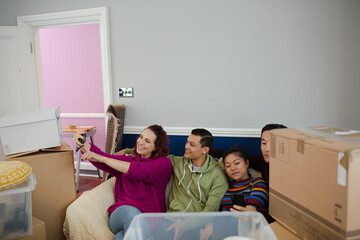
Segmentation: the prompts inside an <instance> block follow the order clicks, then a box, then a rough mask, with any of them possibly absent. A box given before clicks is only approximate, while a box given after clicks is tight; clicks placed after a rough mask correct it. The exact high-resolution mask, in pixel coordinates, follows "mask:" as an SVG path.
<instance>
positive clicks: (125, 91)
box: [119, 88, 134, 97]
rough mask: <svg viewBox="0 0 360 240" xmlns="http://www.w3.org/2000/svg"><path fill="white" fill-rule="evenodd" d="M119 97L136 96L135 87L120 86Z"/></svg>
mask: <svg viewBox="0 0 360 240" xmlns="http://www.w3.org/2000/svg"><path fill="white" fill-rule="evenodd" d="M119 97H134V88H119Z"/></svg>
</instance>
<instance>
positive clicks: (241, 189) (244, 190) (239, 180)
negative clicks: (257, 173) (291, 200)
mask: <svg viewBox="0 0 360 240" xmlns="http://www.w3.org/2000/svg"><path fill="white" fill-rule="evenodd" d="M219 164H220V166H222V167H223V168H224V170H225V173H226V175H227V177H228V179H229V188H228V190H227V191H226V193H225V195H224V197H223V199H222V201H221V209H220V210H221V211H234V209H233V205H237V207H236V211H256V209H258V208H263V207H266V206H267V205H268V200H269V190H268V186H267V184H266V183H265V181H264V180H262V179H261V178H253V177H252V176H251V175H250V174H249V173H248V168H249V159H248V155H247V153H246V151H245V150H244V149H242V148H241V147H239V146H234V147H232V148H230V149H228V150H226V151H225V152H224V155H223V158H222V161H221V162H219ZM237 195H241V197H242V198H241V200H242V201H241V202H239V203H237V202H233V200H234V199H236V198H235V197H234V196H237ZM240 204H241V205H243V206H241V205H240Z"/></svg>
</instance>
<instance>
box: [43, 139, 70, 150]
mask: <svg viewBox="0 0 360 240" xmlns="http://www.w3.org/2000/svg"><path fill="white" fill-rule="evenodd" d="M41 151H43V152H63V151H72V148H71V147H70V146H69V145H68V144H67V143H66V142H65V141H62V143H61V146H58V147H52V148H43V149H41Z"/></svg>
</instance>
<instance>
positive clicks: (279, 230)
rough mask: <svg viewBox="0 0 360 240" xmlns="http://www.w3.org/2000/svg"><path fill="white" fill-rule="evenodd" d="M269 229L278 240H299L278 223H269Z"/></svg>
mask: <svg viewBox="0 0 360 240" xmlns="http://www.w3.org/2000/svg"><path fill="white" fill-rule="evenodd" d="M270 227H271V229H272V230H273V231H274V233H275V235H276V237H277V239H278V240H299V239H300V238H299V237H298V236H296V235H295V234H294V233H292V232H290V231H289V230H288V229H287V228H286V227H284V226H283V225H281V224H280V223H278V222H272V223H270Z"/></svg>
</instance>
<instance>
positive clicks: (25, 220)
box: [0, 174, 36, 239]
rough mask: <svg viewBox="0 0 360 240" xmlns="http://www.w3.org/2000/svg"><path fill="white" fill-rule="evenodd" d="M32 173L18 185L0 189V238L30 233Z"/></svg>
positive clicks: (33, 177)
mask: <svg viewBox="0 0 360 240" xmlns="http://www.w3.org/2000/svg"><path fill="white" fill-rule="evenodd" d="M35 185H36V178H35V176H34V175H33V174H31V175H30V177H29V178H28V179H27V180H26V181H25V182H23V183H21V184H20V185H18V186H15V187H12V188H9V189H6V190H3V191H0V239H14V238H19V237H23V236H27V235H30V234H32V206H31V191H33V190H34V189H35Z"/></svg>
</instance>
